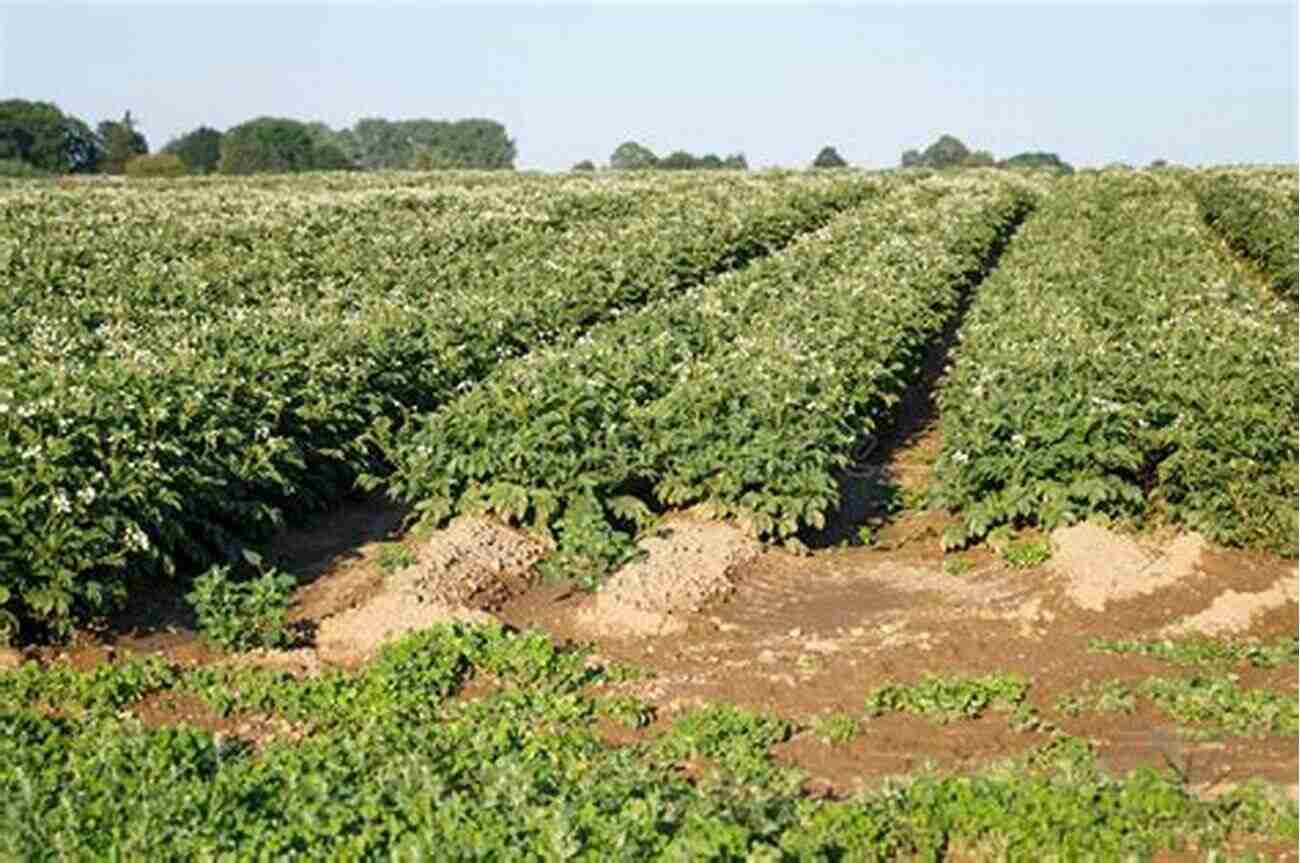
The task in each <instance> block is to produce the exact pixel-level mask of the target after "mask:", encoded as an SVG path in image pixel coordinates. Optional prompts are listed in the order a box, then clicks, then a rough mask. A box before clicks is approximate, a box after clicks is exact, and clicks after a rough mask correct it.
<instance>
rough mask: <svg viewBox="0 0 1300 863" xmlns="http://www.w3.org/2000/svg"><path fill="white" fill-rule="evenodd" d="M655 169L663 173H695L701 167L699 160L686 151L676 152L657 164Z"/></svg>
mask: <svg viewBox="0 0 1300 863" xmlns="http://www.w3.org/2000/svg"><path fill="white" fill-rule="evenodd" d="M655 167H656V168H659V169H660V170H662V171H693V170H695V169H696V168H699V167H701V166H700V163H699V160H698V159H696V158H695V157H694V156H692V155H691V154H690V153H688V152H686V151H685V150H674V151H673V152H671V153H669V154H668V155H667V156H664V157H663V158H662V159H660V160H659V161H658V162H657V163H655Z"/></svg>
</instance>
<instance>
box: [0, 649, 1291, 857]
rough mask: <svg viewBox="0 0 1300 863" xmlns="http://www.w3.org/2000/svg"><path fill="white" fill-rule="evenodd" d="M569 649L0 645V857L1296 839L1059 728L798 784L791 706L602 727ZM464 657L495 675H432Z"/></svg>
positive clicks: (1241, 799)
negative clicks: (200, 657) (116, 656)
mask: <svg viewBox="0 0 1300 863" xmlns="http://www.w3.org/2000/svg"><path fill="white" fill-rule="evenodd" d="M588 660H589V657H587V656H585V655H584V654H583V653H582V652H581V651H566V650H562V649H560V648H557V647H556V646H555V645H554V644H552V643H551V642H550V641H549V639H548V638H546V636H544V635H541V634H537V633H510V632H506V631H505V630H504V629H503V628H501V627H477V626H475V627H469V626H460V625H449V626H438V627H434V628H432V629H430V630H427V631H424V632H420V633H416V634H413V635H410V636H407V637H406V638H404V639H402V640H401V641H399V642H397V643H394V644H392V645H390V646H388V647H387V648H385V650H384V651H383V653H382V654H381V656H380V658H379V659H378V660H377V661H376V662H375V663H373V664H372V665H370V666H367V667H366V668H364V669H361V670H359V671H357V672H352V673H348V672H340V671H330V672H326V673H323V674H321V675H316V676H312V677H309V678H304V679H295V678H293V677H292V676H290V675H288V674H286V673H284V672H276V671H270V670H267V669H263V668H255V667H248V666H236V665H229V664H226V665H218V666H207V667H202V668H197V669H180V668H173V667H170V666H167V665H165V664H164V663H162V662H161V661H160V660H158V659H157V658H156V657H151V658H148V659H144V660H133V661H131V662H127V663H119V664H114V665H105V666H100V667H99V668H96V669H93V670H86V671H77V670H73V669H71V668H69V667H67V666H60V665H56V666H53V667H51V668H48V669H46V668H41V667H39V666H37V665H36V664H34V663H29V664H28V665H26V666H24V667H23V668H21V669H18V670H15V671H4V670H0V787H2V788H5V789H8V790H9V793H8V795H7V796H6V798H5V802H6V805H5V806H3V807H0V857H2V858H4V859H27V858H29V857H31V856H32V849H58V852H59V854H60V855H62V856H64V857H67V858H70V859H149V860H192V859H221V858H240V859H243V858H250V859H282V858H291V857H302V856H311V857H320V858H325V859H335V858H349V859H353V858H356V859H446V858H469V857H474V858H478V859H515V858H519V857H529V858H537V859H543V858H546V859H550V858H552V857H562V856H567V857H570V858H577V859H586V858H589V859H614V858H618V859H758V860H762V859H796V860H826V859H832V860H835V859H861V860H867V861H882V863H883V861H885V860H894V859H900V858H903V859H937V858H941V857H942V856H944V855H948V854H950V853H951V852H952V851H953V850H954V849H958V848H971V847H983V848H986V849H1001V852H1000V853H999V854H998V855H997V856H999V857H1001V858H1006V859H1010V860H1025V861H1028V860H1039V859H1052V858H1057V859H1087V858H1088V857H1089V856H1092V857H1096V858H1098V859H1124V858H1127V857H1136V858H1138V859H1149V858H1152V857H1154V856H1156V855H1157V854H1158V853H1159V852H1161V851H1162V850H1178V849H1180V848H1182V849H1185V848H1187V847H1189V846H1195V847H1196V848H1197V849H1198V852H1200V851H1206V852H1210V853H1213V851H1214V849H1218V848H1221V847H1223V846H1224V845H1225V843H1227V842H1228V840H1229V839H1230V838H1231V840H1232V841H1233V846H1234V847H1240V844H1241V842H1242V841H1243V840H1246V841H1255V842H1270V843H1277V842H1283V841H1285V842H1290V843H1291V844H1294V842H1295V840H1296V823H1297V819H1296V809H1295V805H1294V804H1293V803H1292V802H1290V801H1288V800H1286V799H1285V798H1283V797H1281V796H1280V795H1278V794H1276V793H1274V792H1272V791H1270V790H1269V789H1266V788H1264V787H1262V786H1259V785H1245V786H1242V787H1239V788H1236V789H1233V790H1232V791H1230V792H1228V793H1226V794H1224V795H1223V796H1220V797H1217V798H1216V799H1214V800H1205V799H1201V798H1199V797H1198V796H1196V795H1195V794H1194V793H1193V791H1192V790H1191V789H1189V788H1188V787H1187V785H1186V783H1185V782H1184V781H1183V780H1182V778H1181V777H1180V776H1178V775H1176V774H1174V773H1172V772H1170V771H1154V770H1149V769H1142V770H1138V771H1134V772H1132V773H1130V774H1128V775H1126V776H1123V777H1114V776H1111V775H1108V774H1107V773H1105V772H1104V771H1103V770H1102V769H1101V767H1100V765H1099V764H1098V763H1097V759H1096V757H1095V755H1094V754H1093V752H1092V751H1091V749H1090V748H1089V746H1088V744H1087V743H1086V742H1084V741H1081V740H1078V739H1077V738H1072V737H1067V736H1058V737H1055V738H1053V739H1052V740H1051V741H1049V742H1047V743H1046V744H1044V745H1042V746H1039V747H1036V748H1035V749H1034V750H1032V751H1031V752H1030V753H1029V754H1028V755H1026V756H1025V757H1023V758H1017V759H1012V760H1011V761H1009V762H1008V763H1006V764H1005V765H995V766H993V767H991V768H989V769H984V770H981V771H979V772H977V773H973V774H969V775H961V774H946V773H936V772H933V771H922V772H918V773H914V774H912V775H909V776H907V777H903V778H901V779H899V780H896V781H890V782H888V783H886V784H885V785H884V786H883V787H881V788H877V789H873V790H871V791H868V792H866V793H863V794H860V795H856V796H854V797H853V798H850V799H847V800H818V799H812V798H810V797H808V796H807V795H806V794H805V793H803V790H802V785H803V782H804V779H805V777H803V776H802V775H800V774H799V773H798V772H797V771H790V770H785V769H782V768H780V767H779V766H778V765H777V764H776V763H775V762H774V760H773V758H772V757H771V755H770V751H771V747H772V746H773V745H774V744H775V743H777V742H779V741H781V740H784V739H786V737H787V736H788V735H789V731H790V729H789V726H788V724H787V723H784V722H782V721H781V720H779V719H776V718H774V717H766V716H762V715H759V714H754V713H749V712H746V711H742V710H738V709H736V708H733V707H725V706H724V707H710V708H704V709H701V710H695V711H691V712H689V713H687V714H685V715H683V716H680V717H678V718H677V720H676V721H675V722H674V724H673V726H672V727H671V728H670V729H669V731H668V732H667V733H666V734H665V735H663V736H662V737H661V738H659V739H657V740H647V741H645V742H642V743H636V744H631V745H617V746H615V745H609V744H607V743H606V742H605V741H604V740H603V738H602V735H601V733H600V729H599V727H598V725H597V721H596V720H597V719H598V717H599V716H600V715H601V713H600V711H601V708H600V705H599V700H598V697H593V696H592V695H590V694H589V693H590V688H591V687H592V686H593V685H598V684H599V683H601V682H608V681H604V680H603V678H602V676H601V674H600V672H598V671H592V670H591V669H589V668H588ZM479 674H489V675H492V677H493V679H494V682H495V683H496V684H498V685H497V686H496V687H494V688H493V689H492V690H491V691H490V692H488V693H486V694H484V695H481V696H479V697H476V698H474V699H457V698H454V697H452V696H453V694H454V693H456V692H457V691H459V690H460V688H461V687H462V686H464V684H465V683H466V681H468V680H470V679H471V678H473V677H474V676H476V675H479ZM149 693H161V695H162V697H167V696H168V694H174V695H176V696H180V695H182V694H184V693H189V694H198V695H199V697H201V698H202V699H203V700H204V701H206V702H208V703H211V704H220V705H223V711H224V712H225V714H226V715H233V714H235V713H243V714H246V715H249V714H255V715H260V716H261V718H263V719H268V720H269V719H274V720H276V722H277V725H278V726H279V727H288V728H290V729H291V730H293V734H292V735H287V736H276V737H275V738H273V739H263V740H262V741H261V742H260V743H259V745H257V746H254V745H251V742H250V741H248V740H243V739H240V737H238V736H232V735H230V734H222V735H216V734H212V733H209V732H207V731H204V730H201V729H199V728H196V727H193V726H190V725H187V724H184V723H181V724H176V725H165V726H162V727H146V726H145V725H144V724H143V723H141V722H140V721H139V720H138V719H136V718H135V717H134V716H133V715H132V711H133V710H134V709H135V707H136V706H137V705H139V703H140V702H141V700H142V699H143V698H145V697H146V695H147V694H149ZM620 710H621V708H620ZM286 723H287V726H286V725H285V724H286ZM296 738H300V739H296ZM101 825H111V827H103V829H100V826H101Z"/></svg>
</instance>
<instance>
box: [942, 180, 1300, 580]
mask: <svg viewBox="0 0 1300 863" xmlns="http://www.w3.org/2000/svg"><path fill="white" fill-rule="evenodd" d="M1290 177H1291V180H1290V182H1291V184H1292V185H1294V173H1291V174H1290ZM1294 219H1295V217H1294V216H1285V217H1282V218H1281V219H1280V221H1281V222H1282V223H1283V227H1282V228H1280V229H1279V231H1280V232H1282V233H1285V232H1286V231H1288V230H1289V231H1290V233H1292V234H1294V233H1296V231H1295V225H1296V223H1295V220H1294ZM1288 226H1289V227H1288ZM1189 285H1195V286H1197V287H1196V289H1195V290H1189V289H1188V286H1189ZM1296 353H1297V330H1296V326H1295V316H1294V314H1291V313H1287V312H1286V311H1285V310H1283V309H1281V308H1280V307H1279V306H1278V305H1277V304H1276V303H1274V302H1272V298H1271V297H1268V296H1266V295H1263V294H1262V293H1261V292H1260V291H1259V290H1258V288H1257V286H1256V285H1255V284H1254V283H1253V282H1252V281H1251V280H1250V279H1249V278H1248V277H1247V276H1245V275H1243V274H1242V273H1241V272H1239V271H1238V269H1237V268H1236V267H1234V266H1233V264H1232V262H1231V261H1229V260H1226V259H1225V257H1224V256H1223V255H1222V254H1221V253H1220V252H1219V250H1217V249H1216V248H1215V247H1214V242H1213V241H1212V239H1211V238H1210V237H1208V236H1207V232H1206V231H1205V230H1203V228H1202V226H1201V215H1200V213H1199V212H1198V208H1197V203H1196V201H1195V200H1194V199H1193V197H1192V196H1191V195H1190V194H1189V192H1188V191H1187V189H1186V187H1185V186H1184V184H1183V182H1182V181H1181V180H1180V179H1179V177H1178V176H1177V175H1176V174H1173V173H1164V172H1159V173H1132V172H1125V173H1117V172H1102V173H1097V174H1089V175H1075V176H1072V177H1068V178H1063V179H1060V180H1057V181H1054V182H1053V184H1052V190H1051V193H1050V194H1047V195H1045V196H1044V197H1043V198H1042V204H1041V206H1040V207H1039V208H1038V210H1037V211H1036V212H1035V214H1034V216H1033V217H1031V218H1030V219H1029V220H1027V221H1026V223H1025V225H1024V227H1023V229H1022V231H1021V232H1020V233H1019V234H1018V236H1017V239H1016V242H1015V243H1013V244H1012V245H1011V246H1010V247H1009V248H1008V250H1007V254H1006V255H1005V256H1004V258H1003V259H1002V260H1001V261H1000V262H999V265H998V268H997V270H996V271H994V272H993V273H992V274H990V276H989V278H988V280H987V281H986V282H985V283H984V284H983V285H982V286H981V289H980V291H979V293H978V294H977V295H976V297H975V300H974V302H973V303H972V304H971V307H970V310H969V312H968V313H967V315H966V318H965V320H964V321H963V326H962V340H961V343H960V345H959V346H958V349H957V350H956V352H955V354H954V358H953V362H952V367H951V369H950V371H949V372H948V373H947V374H946V375H945V377H944V382H943V384H942V386H941V387H940V391H939V396H938V403H939V410H940V414H941V415H942V417H943V427H944V436H943V454H942V456H941V457H940V459H939V461H938V462H937V463H936V466H935V476H936V479H937V481H938V484H939V488H940V497H941V498H942V501H943V503H944V505H945V506H946V507H947V508H948V509H950V510H951V511H953V512H955V513H957V514H959V515H960V518H961V523H960V524H959V525H957V526H955V527H954V528H952V529H951V530H950V531H948V533H947V534H946V536H945V543H946V545H948V546H949V547H962V546H964V545H966V544H968V543H970V542H973V541H976V540H979V539H981V538H983V537H985V536H986V535H988V534H989V533H990V532H991V531H993V530H994V529H996V528H998V527H999V526H1001V525H1011V526H1021V525H1025V524H1031V523H1032V524H1037V525H1038V526H1040V527H1041V528H1043V529H1045V530H1052V529H1054V528H1056V527H1058V526H1061V525H1066V524H1071V523H1074V522H1077V521H1079V520H1081V519H1083V518H1086V517H1088V516H1090V515H1101V516H1108V517H1111V518H1117V519H1132V520H1135V521H1137V522H1139V523H1157V524H1158V523H1161V522H1174V523H1177V524H1180V525H1183V526H1185V527H1187V528H1189V529H1192V530H1197V531H1200V532H1201V533H1202V534H1204V535H1206V536H1207V537H1208V538H1210V539H1213V540H1214V541H1216V542H1220V543H1223V544H1229V545H1239V546H1249V547H1254V548H1261V549H1268V550H1274V551H1277V552H1280V553H1284V554H1288V555H1294V554H1295V553H1296V536H1297V523H1296V518H1297V512H1296V506H1295V489H1296V486H1297V481H1298V479H1300V469H1298V468H1297V464H1296V458H1295V453H1296V450H1297V448H1298V447H1300V442H1298V441H1297V430H1296V424H1295V423H1294V422H1291V421H1288V418H1289V417H1291V416H1294V414H1295V404H1296V401H1297V398H1300V395H1298V393H1297V378H1296V375H1295V374H1294V362H1293V360H1294V357H1295V356H1296ZM1221 380H1231V381H1236V382H1239V383H1238V384H1235V385H1234V387H1233V389H1232V394H1231V395H1230V396H1229V397H1226V398H1225V397H1222V396H1221V395H1216V392H1217V391H1215V390H1214V386H1213V383H1212V382H1214V381H1221Z"/></svg>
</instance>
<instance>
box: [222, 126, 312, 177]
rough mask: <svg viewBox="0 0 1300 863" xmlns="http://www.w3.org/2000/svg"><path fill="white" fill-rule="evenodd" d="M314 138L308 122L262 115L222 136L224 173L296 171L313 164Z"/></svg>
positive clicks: (309, 167) (307, 168)
mask: <svg viewBox="0 0 1300 863" xmlns="http://www.w3.org/2000/svg"><path fill="white" fill-rule="evenodd" d="M312 149H313V142H312V137H311V133H310V132H308V131H307V126H306V125H305V124H303V123H300V122H298V121H297V120H290V119H287V118H284V117H258V118H257V119H255V120H249V121H248V122H247V123H241V124H240V125H238V126H235V127H233V128H231V129H228V130H227V131H226V133H225V134H224V135H222V137H221V160H220V162H218V165H217V167H218V170H220V171H221V173H223V174H254V173H260V172H264V171H274V172H284V173H287V172H293V171H307V170H310V169H311V168H312Z"/></svg>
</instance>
